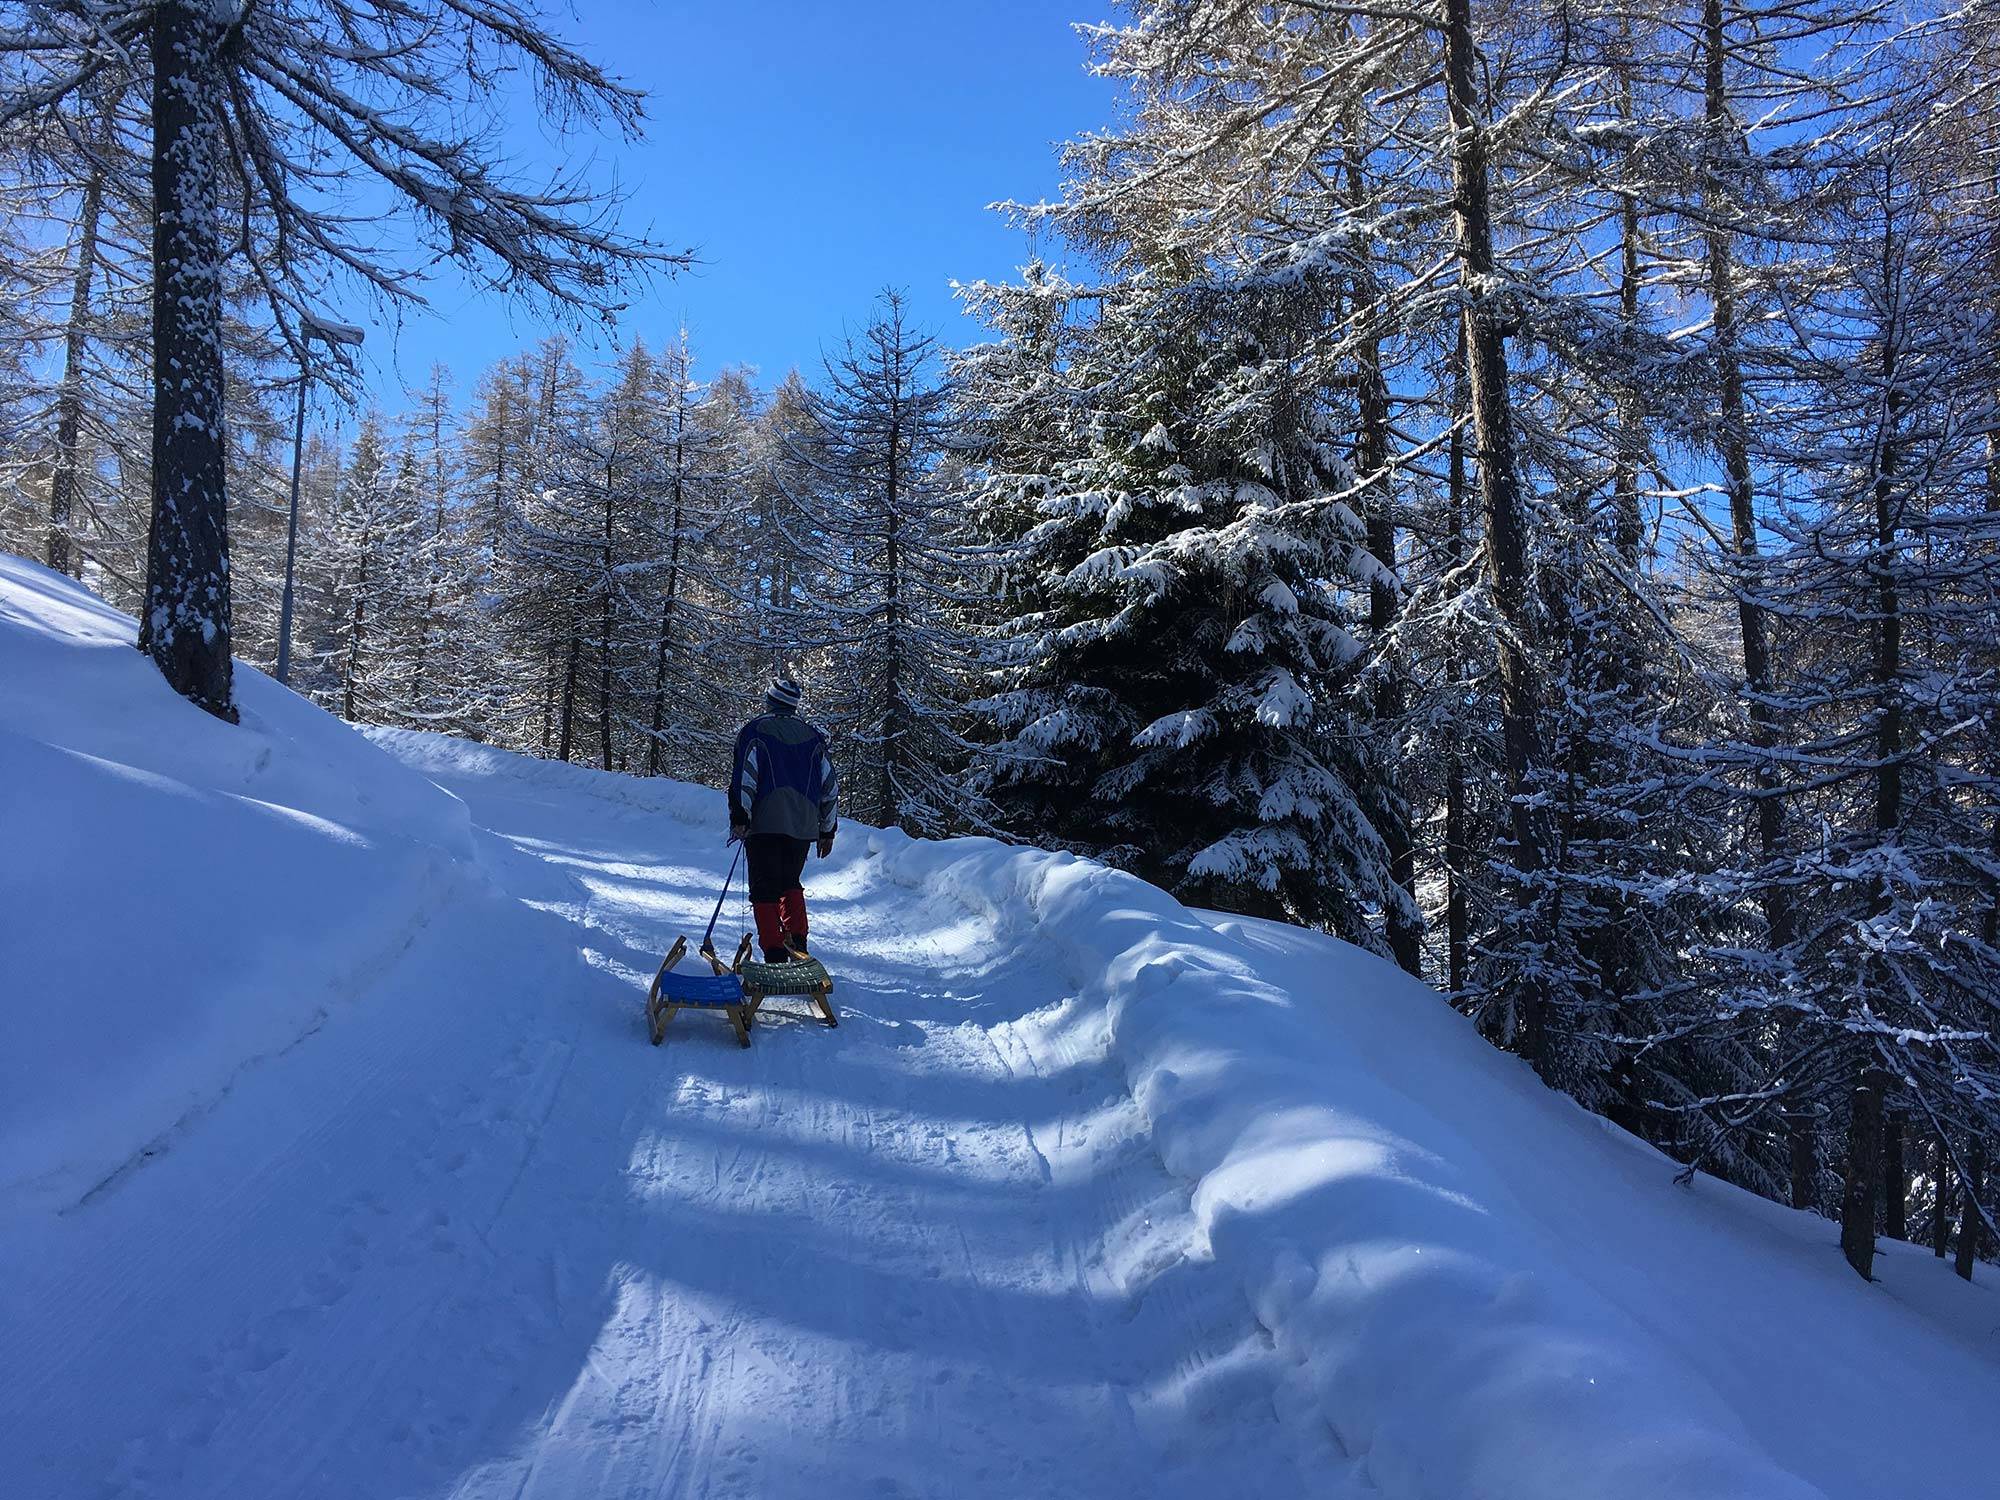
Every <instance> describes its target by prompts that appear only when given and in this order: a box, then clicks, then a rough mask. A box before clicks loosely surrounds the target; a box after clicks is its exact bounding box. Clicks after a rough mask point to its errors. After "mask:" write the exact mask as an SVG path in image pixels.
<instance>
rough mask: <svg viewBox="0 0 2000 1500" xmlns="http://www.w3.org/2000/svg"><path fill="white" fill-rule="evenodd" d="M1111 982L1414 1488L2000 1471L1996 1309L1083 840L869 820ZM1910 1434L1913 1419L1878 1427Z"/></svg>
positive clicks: (1295, 1307)
mask: <svg viewBox="0 0 2000 1500" xmlns="http://www.w3.org/2000/svg"><path fill="white" fill-rule="evenodd" d="M871 853H873V854H875V855H877V856H878V857H879V859H880V860H881V866H882V872H883V875H884V877H885V878H887V879H888V880H890V881H893V882H896V883H898V884H901V885H903V886H905V887H908V888H911V889H914V890H920V891H923V892H926V893H932V894H949V895H950V896H951V897H952V898H954V899H955V900H957V901H958V902H960V903H962V904H963V905H964V906H966V907H967V908H969V909H970V910H972V911H974V912H976V913H978V914H979V915H980V916H981V917H982V918H983V919H984V920H985V921H986V922H988V923H990V924H991V925H992V927H993V929H994V931H995V933H996V935H997V937H998V940H999V942H1000V943H1001V944H1003V945H1041V946H1043V947H1045V948H1048V949H1052V950H1053V952H1054V953H1055V954H1056V955H1057V961H1058V962H1059V963H1060V964H1061V965H1062V966H1063V967H1064V968H1066V970H1067V971H1068V973H1069V975H1070V977H1071V979H1072V982H1073V983H1075V984H1076V985H1077V987H1078V989H1079V991H1080V993H1082V994H1083V995H1084V996H1085V997H1087V998H1088V999H1090V1000H1092V1001H1094V1002H1095V1003H1097V1004H1100V1005H1102V1006H1104V1007H1105V1008H1106V1011H1107V1018H1108V1021H1109V1024H1110V1028H1111V1038H1112V1041H1111V1046H1112V1051H1113V1054H1114V1055H1115V1056H1116V1057H1117V1058H1118V1059H1119V1060H1120V1061H1121V1063H1122V1064H1123V1067H1124V1070H1125V1074H1126V1078H1127V1080H1128V1083H1129V1086H1130V1088H1131V1090H1132V1093H1133V1095H1134V1097H1135V1098H1136V1099H1137V1100H1138V1102H1139V1104H1140V1106H1141V1107H1142V1109H1143V1110H1144V1112H1145V1115H1146V1118H1147V1120H1148V1121H1149V1122H1150V1125H1151V1127H1152V1131H1153V1135H1154V1141H1155V1144H1156V1146H1157V1148H1158V1150H1159V1151H1160V1153H1161V1155H1162V1156H1163V1158H1164V1160H1165V1161H1166V1164H1167V1166H1168V1167H1169V1168H1170V1169H1171V1170H1172V1171H1173V1172H1175V1173H1176V1174H1178V1175H1180V1176H1181V1177H1183V1178H1185V1179H1187V1180H1188V1181H1189V1182H1190V1183H1191V1184H1192V1185H1193V1188H1192V1195H1193V1204H1194V1208H1195V1215H1196V1221H1197V1223H1198V1224H1199V1225H1200V1227H1201V1231H1202V1238H1201V1240H1200V1241H1199V1242H1197V1243H1195V1244H1192V1245H1190V1246H1189V1247H1188V1249H1189V1253H1190V1254H1194V1255H1201V1256H1213V1257H1214V1258H1215V1259H1216V1260H1217V1261H1218V1262H1219V1263H1220V1264H1222V1265H1223V1266H1225V1267H1226V1268H1227V1269H1228V1271H1229V1272H1230V1274H1231V1275H1233V1276H1234V1277H1235V1278H1236V1279H1237V1281H1238V1282H1239V1283H1240V1285H1241V1287H1242V1290H1243V1294H1244V1296H1245V1297H1246V1298H1247V1299H1248V1300H1249V1301H1250V1303H1251V1305H1252V1306H1253V1307H1254V1308H1255V1310H1256V1314H1257V1317H1258V1320H1259V1321H1260V1322H1261V1323H1262V1324H1263V1325H1264V1326H1265V1328H1267V1329H1268V1330H1269V1331H1270V1333H1271V1335H1272V1337H1273V1338H1274V1339H1275V1340H1276V1341H1277V1344H1278V1346H1279V1348H1280V1349H1281V1350H1282V1351H1283V1352H1284V1353H1285V1354H1286V1355H1287V1356H1288V1357H1289V1358H1290V1359H1291V1360H1292V1361H1294V1362H1295V1363H1296V1365H1297V1366H1298V1368H1299V1371H1300V1374H1301V1377H1302V1379H1303V1382H1304V1385H1305V1388H1306V1390H1307V1391H1308V1392H1309V1394H1310V1398H1311V1401H1312V1403H1313V1407H1314V1409H1315V1410H1316V1412H1317V1414H1318V1415H1319V1416H1320V1417H1321V1418H1322V1419H1323V1420H1324V1421H1325V1422H1326V1423H1327V1425H1328V1426H1329V1427H1330V1428H1331V1429H1332V1431H1333V1432H1334V1434H1335V1436H1336V1437H1337V1439H1338V1441H1339V1444H1340V1447H1341V1450H1342V1451H1343V1452H1344V1453H1346V1454H1348V1455H1350V1456H1352V1457H1353V1458H1355V1459H1356V1460H1357V1461H1358V1462H1359V1464H1360V1467H1361V1469H1362V1470H1363V1472H1364V1473H1365V1475H1366V1477H1367V1478H1368V1479H1369V1480H1370V1481H1371V1482H1372V1483H1374V1484H1375V1485H1376V1486H1378V1487H1379V1488H1380V1490H1381V1491H1382V1492H1383V1493H1385V1494H1388V1495H1394V1496H1406V1497H1412V1500H1415V1497H1425V1500H1448V1497H1466V1496H1477V1497H1480V1500H1554V1497H1559V1496H1564V1497H1566V1496H1574V1497H1578V1500H1583V1497H1610V1496H1619V1497H1636V1496H1647V1497H1668V1496H1672V1497H1676V1500H1678V1497H1686V1500H1696V1497H1701V1500H1804V1497H1807V1496H1816V1495H1828V1496H1835V1495H1837V1496H1852V1497H1856V1500H1859V1497H1864V1496H1872V1497H1882V1496H1893V1495H1901V1494H1912V1493H1920V1492H1923V1490H1924V1488H1925V1486H1919V1485H1914V1484H1912V1482H1911V1474H1912V1470H1911V1467H1910V1466H1911V1456H1912V1455H1913V1454H1918V1453H1921V1454H1924V1455H1926V1460H1925V1461H1926V1463H1927V1464H1928V1463H1929V1462H1931V1461H1935V1462H1937V1463H1938V1465H1939V1466H1940V1471H1941V1472H1943V1473H1948V1474H1959V1475H1962V1476H1964V1479H1963V1483H1965V1484H1968V1485H1974V1486H1975V1487H1976V1484H1977V1481H1975V1480H1973V1478H1972V1476H1973V1475H1975V1474H1978V1473H1981V1472H1989V1470H1987V1469H1984V1468H1982V1466H1983V1465H1990V1464H1991V1462H1992V1459H1993V1457H1994V1450H1995V1444H1994V1441H1993V1439H1992V1437H1991V1436H1990V1424H1989V1423H1988V1421H1987V1419H1986V1415H1985V1413H1986V1411H1988V1410H1989V1409H1990V1408H1989V1407H1988V1405H1987V1403H1989V1402H1990V1401H1991V1399H1992V1397H1993V1395H1994V1394H1995V1392H1996V1389H2000V1379H1996V1377H2000V1368H1996V1355H2000V1333H1997V1332H1996V1325H2000V1302H1997V1301H1996V1299H1995V1298H1994V1297H1993V1296H1992V1294H1991V1292H1990V1290H1989V1288H1988V1287H1987V1286H1985V1285H1981V1286H1979V1287H1975V1288H1968V1287H1962V1286H1954V1285H1951V1284H1950V1282H1949V1278H1948V1274H1947V1272H1946V1271H1945V1268H1944V1266H1943V1264H1942V1262H1934V1261H1933V1260H1932V1258H1931V1257H1930V1255H1929V1254H1928V1252H1921V1251H1918V1250H1916V1249H1915V1247H1911V1246H1900V1245H1895V1244H1893V1243H1889V1242H1885V1248H1886V1249H1887V1250H1888V1251H1889V1252H1890V1253H1889V1254H1887V1255H1886V1256H1885V1257H1884V1258H1883V1260H1882V1262H1881V1278H1882V1279H1881V1280H1880V1282H1879V1283H1878V1284H1876V1285H1873V1286H1869V1285H1864V1284H1863V1283H1861V1282H1860V1281H1859V1280H1857V1279H1856V1278H1855V1277H1854V1276H1853V1275H1852V1273H1851V1272H1849V1271H1848V1270H1847V1268H1846V1266H1845V1264H1844V1263H1843V1262H1842V1261H1841V1259H1840V1257H1839V1254H1838V1253H1837V1250H1836V1249H1835V1245H1836V1238H1837V1231H1836V1229H1835V1227H1834V1226H1833V1225H1832V1224H1830V1223H1829V1222H1827V1221H1826V1220H1823V1219H1820V1218H1817V1217H1815V1216H1812V1215H1807V1214H1800V1213H1794V1212H1791V1211H1789V1210H1786V1209H1782V1208H1779V1207H1777V1206H1775V1205H1772V1204H1769V1203H1766V1202H1763V1201H1762V1200H1759V1199H1757V1198H1755V1197H1753V1196H1752V1195H1749V1194H1746V1193H1742V1192H1740V1191H1738V1190H1736V1189H1734V1188H1731V1187H1728V1186H1727V1185H1724V1184H1720V1183H1717V1182H1714V1181H1712V1180H1703V1181H1702V1182H1701V1183H1700V1184H1699V1186H1697V1187H1696V1188H1694V1189H1693V1190H1685V1189H1681V1188H1677V1187H1674V1186H1672V1178H1673V1176H1674V1174H1675V1172H1676V1170H1677V1167H1676V1164H1674V1163H1673V1162H1671V1161H1669V1160H1668V1159H1667V1158H1665V1157H1663V1156H1661V1155H1660V1154H1659V1153H1658V1152H1656V1151H1654V1150H1653V1149H1652V1148H1650V1147H1648V1146H1645V1145H1644V1144H1643V1143H1641V1142H1639V1141H1637V1140H1635V1139H1634V1138H1633V1137H1631V1136H1629V1135H1627V1134H1625V1133H1624V1132H1622V1131H1619V1130H1617V1129H1615V1128H1614V1127H1612V1126H1611V1125H1609V1124H1608V1123H1607V1122H1605V1121H1603V1120H1601V1119H1599V1118H1598V1117H1596V1116H1593V1115H1590V1114H1588V1113H1587V1112H1585V1111H1584V1110H1582V1109H1581V1108H1579V1107H1578V1106H1576V1105H1575V1104H1574V1103H1573V1102H1572V1101H1570V1100H1569V1099H1567V1098H1566V1097H1564V1096H1561V1095H1558V1094H1554V1093H1551V1092H1550V1091H1548V1090H1547V1089H1545V1088H1544V1087H1543V1086H1542V1085H1541V1084H1540V1082H1539V1081H1538V1080H1536V1079H1535V1078H1534V1076H1533V1074H1532V1073H1531V1072H1530V1071H1529V1070H1528V1069H1527V1068H1526V1066H1525V1065H1523V1064H1521V1063H1519V1062H1518V1061H1517V1060H1515V1059H1512V1058H1509V1057H1506V1056H1504V1055H1502V1054H1499V1053H1496V1052H1495V1051H1494V1050H1493V1049H1492V1048H1491V1047H1490V1046H1488V1045H1487V1044H1486V1043H1485V1042H1484V1041H1482V1040H1481V1039H1480V1038H1479V1037H1478V1036H1477V1035H1475V1034H1474V1032H1473V1031H1472V1028H1471V1026H1470V1024H1469V1023H1467V1022H1466V1021H1465V1020H1464V1019H1463V1018H1462V1017H1460V1016H1458V1015H1457V1014H1456V1013H1454V1012H1453V1011H1452V1010H1450V1008H1449V1007H1447V1006H1445V1005H1443V1004H1442V1003H1441V1002H1440V1000H1439V998H1438V996H1437V995H1436V993H1435V992H1433V991H1431V990H1430V989H1428V988H1427V987H1425V986H1424V985H1421V984H1419V983H1417V982H1416V981H1414V980H1412V979H1410V978H1409V977H1408V976H1407V975H1405V974H1403V973H1402V972H1401V971H1400V970H1398V969H1396V968H1395V967H1394V966H1393V965H1391V964H1389V963H1387V962H1385V961H1383V960H1380V959H1377V958H1374V957H1372V956H1370V955H1368V954H1364V953H1361V952H1359V951H1358V950H1355V949H1353V948H1350V947H1348V946H1346V945H1344V944H1341V943H1337V942H1334V941H1332V940H1330V939H1327V938H1324V937H1321V936H1319V935H1317V934H1313V933H1308V932H1303V931H1300V930H1298V929H1294V928H1289V927H1285V926H1282V925H1278V924H1273V923H1268V922H1260V921H1255V920H1248V919H1242V918H1234V917H1222V916H1217V915H1213V914H1200V913H1195V912H1191V911H1188V910H1187V909H1185V908H1183V907H1181V906H1180V905H1179V904H1178V903H1176V902H1175V901H1174V900H1173V899H1172V898H1171V897H1169V896H1167V895H1166V894H1165V893H1164V892H1162V891H1160V890H1158V889H1157V888H1155V887H1152V886H1149V885H1146V884H1145V883H1144V882H1142V881H1140V880H1138V879H1136V878H1134V877H1132V876H1129V875H1126V874H1124V873H1122V872H1120V871H1116V870H1110V869H1106V868H1104V867H1103V866H1100V865H1096V864H1093V863H1091V862H1089V861H1086V860H1080V859H1076V858H1074V857H1072V856H1068V855H1053V854H1047V853H1043V852H1040V851H1036V850H1020V849H1009V848H1005V847H1003V846H1001V845H998V844H995V843H991V842H990V841H985V840H976V839H964V840H954V841H950V842H946V843H923V842H918V841H913V840H910V839H907V838H904V837H903V836H902V835H901V834H898V833H895V832H886V833H879V834H876V835H874V838H873V842H872V846H871ZM1885 1433H1894V1434H1895V1435H1896V1441H1895V1442H1894V1443H1893V1444H1891V1443H1886V1442H1884V1441H1883V1435H1884V1434H1885Z"/></svg>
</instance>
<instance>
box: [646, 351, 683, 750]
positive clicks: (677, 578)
mask: <svg viewBox="0 0 2000 1500" xmlns="http://www.w3.org/2000/svg"><path fill="white" fill-rule="evenodd" d="M679 384H680V386H681V394H680V395H679V396H678V397H677V398H676V401H677V406H676V409H675V413H674V500H673V539H672V540H671V541H670V542H669V543H668V544H667V589H666V594H665V596H664V597H663V598H662V599H661V600H660V641H659V646H658V649H657V650H656V651H655V652H654V654H653V721H652V731H653V732H652V737H651V743H650V744H649V745H648V746H647V747H646V774H647V775H648V776H657V775H659V774H660V770H661V761H660V750H661V741H662V739H664V738H665V736H666V731H667V650H668V647H669V646H670V644H671V643H672V641H673V637H674V600H675V597H676V596H677V595H678V594H679V593H680V586H681V528H682V526H683V524H684V517H683V514H682V511H683V507H684V504H685V492H684V491H683V489H682V484H683V482H684V481H685V478H686V475H687V395H686V381H685V380H683V381H681V382H679Z"/></svg>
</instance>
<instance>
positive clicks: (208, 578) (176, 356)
mask: <svg viewBox="0 0 2000 1500" xmlns="http://www.w3.org/2000/svg"><path fill="white" fill-rule="evenodd" d="M210 10H211V8H210V7H209V6H207V5H204V4H199V3H196V0H163V3H161V4H160V5H158V6H157V7H156V8H155V9H154V11H153V25H152V62H153V267H154V271H153V514H152V524H151V527H150V540H149V542H148V545H147V549H146V597H145V607H144V611H143V613H142V614H141V616H140V634H139V644H140V648H141V649H142V650H144V651H145V652H146V653H147V654H148V655H150V656H151V657H152V658H153V660H154V661H155V662H156V663H157V664H158V665H159V668H160V672H161V674H162V675H163V676H164V677H165V678H166V679H167V681H168V682H169V683H170V684H172V686H173V688H174V690H175V691H176V692H178V693H180V694H181V695H182V696H183V697H186V698H187V699H189V700H190V701H192V702H193V703H195V704H196V705H198V706H199V707H201V708H204V709H206V710H207V711H208V712H209V713H212V714H214V715H215V716H216V717H217V718H220V719H226V720H228V721H229V722H230V723H232V724H233V723H235V722H236V701H235V697H234V683H233V680H232V673H231V664H230V658H229V644H230V597H229V517H228V512H227V508H226V504H225V499H224V494H223V446H222V444H223V438H222V423H223V386H222V346H221V332H222V298H221V287H222V265H221V261H222V246H221V237H220V234H219V232H218V210H219V203H220V196H219V194H220V172H221V164H222V160H223V152H224V150H225V144H226V143H225V142H224V139H223V132H222V123H221V119H220V113H219V109H218V101H219V99H220V95H221V91H222V74H221V68H222V64H221V49H222V44H223V36H224V33H223V28H222V27H221V26H219V25H217V24H216V22H215V21H213V20H212V19H210Z"/></svg>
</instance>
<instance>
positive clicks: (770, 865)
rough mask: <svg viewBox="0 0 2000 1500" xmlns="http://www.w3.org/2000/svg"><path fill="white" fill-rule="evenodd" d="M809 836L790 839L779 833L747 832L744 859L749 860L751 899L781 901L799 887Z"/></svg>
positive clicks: (809, 840)
mask: <svg viewBox="0 0 2000 1500" xmlns="http://www.w3.org/2000/svg"><path fill="white" fill-rule="evenodd" d="M810 848H812V840H811V839H795V838H790V837H788V836H786V835H785V834H782V833H746V834H744V835H743V854H744V858H745V859H747V860H748V861H749V862H750V899H751V900H752V901H782V900H784V898H785V897H786V896H789V895H790V894H791V893H792V892H793V891H795V890H797V889H798V888H799V878H800V877H801V876H802V875H804V874H805V869H806V851H807V850H808V849H810Z"/></svg>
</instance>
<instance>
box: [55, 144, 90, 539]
mask: <svg viewBox="0 0 2000 1500" xmlns="http://www.w3.org/2000/svg"><path fill="white" fill-rule="evenodd" d="M103 208H104V173H103V170H102V169H101V168H99V167H96V166H93V167H92V168H91V169H90V175H89V176H88V177H87V178H85V179H84V184H83V202H82V203H81V204H80V205H78V209H77V233H76V274H75V275H74V276H72V277H71V278H70V288H69V322H68V324H67V325H66V326H65V328H64V330H63V375H62V388H61V392H60V394H58V395H57V397H56V458H55V470H54V472H53V473H51V474H50V476H49V539H48V550H47V553H46V556H47V560H48V564H49V566H50V567H51V568H54V569H55V570H56V571H57V572H58V573H75V572H77V571H78V570H79V569H80V568H81V567H82V565H83V558H82V556H81V554H80V553H78V551H77V550H76V544H75V541H74V539H73V537H72V534H71V529H72V528H73V527H74V526H75V524H76V512H77V503H78V501H79V500H81V499H82V490H83V454H82V450H81V441H82V437H83V359H84V354H85V352H86V348H87V346H88V343H89V340H90V283H91V276H92V273H93V272H94V271H95V270H96V267H97V223H98V219H99V217H100V216H101V215H102V213H103Z"/></svg>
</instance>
